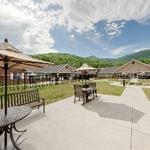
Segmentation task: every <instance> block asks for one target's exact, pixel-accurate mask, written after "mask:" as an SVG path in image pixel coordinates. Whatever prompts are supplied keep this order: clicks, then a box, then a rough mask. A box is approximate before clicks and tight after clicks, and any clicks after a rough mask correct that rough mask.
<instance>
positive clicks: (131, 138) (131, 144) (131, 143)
mask: <svg viewBox="0 0 150 150" xmlns="http://www.w3.org/2000/svg"><path fill="white" fill-rule="evenodd" d="M131 117H132V118H131V133H130V150H132V146H133V121H134V110H133V103H132V116H131Z"/></svg>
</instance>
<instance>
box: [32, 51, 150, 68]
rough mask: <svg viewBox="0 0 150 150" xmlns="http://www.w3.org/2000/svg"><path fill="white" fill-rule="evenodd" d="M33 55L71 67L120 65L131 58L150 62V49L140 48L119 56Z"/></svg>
mask: <svg viewBox="0 0 150 150" xmlns="http://www.w3.org/2000/svg"><path fill="white" fill-rule="evenodd" d="M33 57H35V58H38V59H41V60H44V61H49V62H53V63H54V64H65V63H68V64H70V65H72V66H73V67H80V66H81V65H82V64H83V63H87V64H88V65H90V66H92V67H96V68H97V67H106V66H121V65H123V64H124V63H126V62H128V61H130V60H131V59H136V60H139V61H142V62H144V63H147V64H150V49H148V50H142V51H139V52H136V53H132V54H128V55H125V56H123V57H119V58H99V57H96V56H88V57H81V56H77V55H74V54H68V53H47V54H38V55H33Z"/></svg>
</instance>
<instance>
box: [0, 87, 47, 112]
mask: <svg viewBox="0 0 150 150" xmlns="http://www.w3.org/2000/svg"><path fill="white" fill-rule="evenodd" d="M7 104H8V107H11V106H21V105H29V106H30V107H31V108H32V109H34V108H38V109H39V107H40V106H42V105H43V113H45V99H44V98H40V96H39V90H38V89H34V90H29V91H23V92H17V93H10V94H8V96H7ZM0 108H1V109H2V108H4V95H0Z"/></svg>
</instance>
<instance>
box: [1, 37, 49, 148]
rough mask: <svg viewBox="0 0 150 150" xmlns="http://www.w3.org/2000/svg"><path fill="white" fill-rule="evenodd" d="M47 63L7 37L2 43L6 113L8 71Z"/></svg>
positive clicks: (5, 108)
mask: <svg viewBox="0 0 150 150" xmlns="http://www.w3.org/2000/svg"><path fill="white" fill-rule="evenodd" d="M47 64H49V63H48V62H44V61H41V60H37V59H33V58H31V57H29V56H27V55H25V54H23V53H22V52H20V51H19V50H17V49H16V48H15V47H13V46H12V45H11V44H9V43H8V40H7V39H5V41H4V42H3V43H1V44H0V68H1V69H3V70H4V73H5V74H4V75H5V102H4V105H5V107H4V110H5V115H7V72H8V71H9V70H11V69H27V68H32V67H41V68H42V67H44V66H45V65H47ZM4 148H5V149H7V129H6V130H5V141H4Z"/></svg>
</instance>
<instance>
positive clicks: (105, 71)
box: [97, 67, 118, 78]
mask: <svg viewBox="0 0 150 150" xmlns="http://www.w3.org/2000/svg"><path fill="white" fill-rule="evenodd" d="M117 69H118V67H102V68H99V69H98V71H97V77H98V78H113V77H115V72H116V70H117Z"/></svg>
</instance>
